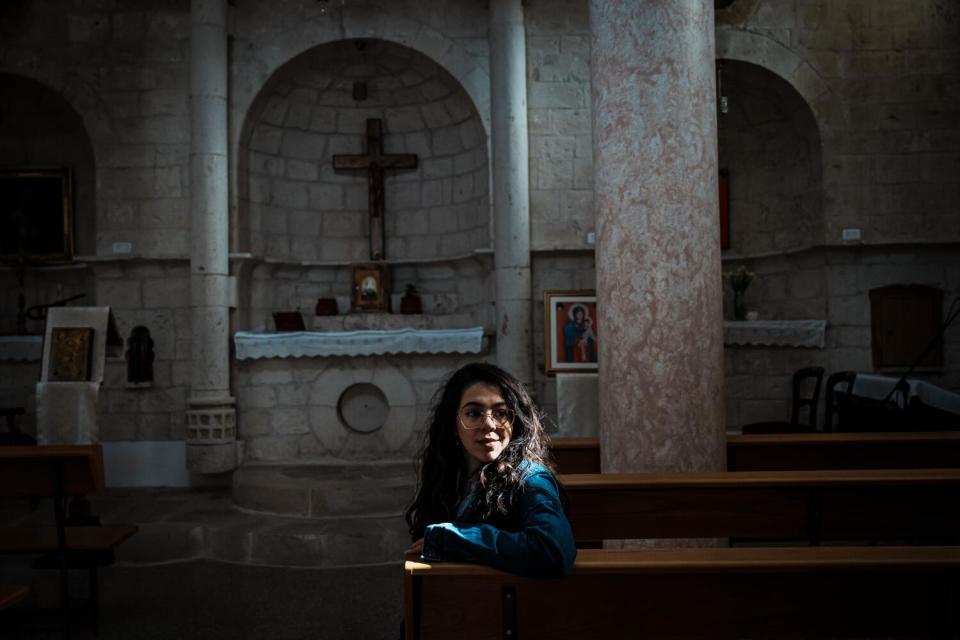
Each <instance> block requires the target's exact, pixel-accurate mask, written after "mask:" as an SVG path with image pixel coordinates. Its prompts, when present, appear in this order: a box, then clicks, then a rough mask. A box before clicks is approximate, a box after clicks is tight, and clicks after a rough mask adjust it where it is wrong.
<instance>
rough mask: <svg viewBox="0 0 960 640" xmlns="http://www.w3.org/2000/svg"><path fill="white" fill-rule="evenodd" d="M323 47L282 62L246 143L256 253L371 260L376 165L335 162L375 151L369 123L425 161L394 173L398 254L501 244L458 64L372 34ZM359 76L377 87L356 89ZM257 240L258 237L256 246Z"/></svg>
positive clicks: (245, 189) (389, 239)
mask: <svg viewBox="0 0 960 640" xmlns="http://www.w3.org/2000/svg"><path fill="white" fill-rule="evenodd" d="M361 42H362V43H363V44H362V45H361V46H360V47H359V48H358V45H356V44H355V43H354V42H352V41H340V42H337V43H332V44H328V45H323V46H320V47H317V48H316V49H313V50H311V51H309V52H307V53H305V54H303V55H301V56H299V57H298V58H296V59H294V60H293V61H291V62H290V63H288V64H287V65H285V66H283V67H281V68H280V69H279V70H278V71H277V72H276V73H275V74H274V75H273V77H272V78H271V79H270V82H269V83H268V84H267V85H266V86H265V87H264V88H263V90H262V91H261V93H260V95H259V96H258V98H257V100H256V102H255V103H254V106H253V108H252V110H251V113H250V115H249V121H248V131H249V139H248V140H247V139H244V140H243V141H242V143H241V144H242V146H241V156H242V159H243V160H246V162H245V163H244V162H243V161H241V172H243V173H242V174H241V176H240V189H241V201H240V205H241V207H240V227H241V234H243V233H244V232H246V231H247V230H248V229H249V233H250V237H249V247H250V250H251V251H252V252H253V253H254V254H255V255H265V256H269V257H270V258H273V259H280V260H288V261H289V260H294V261H300V262H307V263H316V262H338V261H339V262H349V261H354V262H357V261H365V260H369V259H370V241H369V237H370V229H369V215H368V210H369V185H368V180H367V175H366V171H338V170H334V168H333V163H332V158H333V156H334V155H335V154H364V153H367V152H368V150H367V148H366V147H367V140H366V121H367V119H370V118H377V119H380V120H382V122H383V133H384V143H383V150H384V152H385V153H387V154H402V153H406V154H415V155H417V156H418V164H417V168H416V169H401V170H388V171H386V172H385V173H386V177H385V180H384V187H385V188H384V191H385V193H384V202H385V205H384V206H385V210H386V214H385V219H384V228H385V235H386V245H385V248H386V256H387V258H388V259H390V260H397V259H400V260H403V259H424V258H425V259H435V258H437V257H447V258H451V257H457V256H464V255H469V254H470V253H471V252H472V251H473V250H475V249H480V248H487V247H489V246H490V228H489V212H490V199H489V190H490V185H489V177H488V158H487V151H486V140H485V135H484V130H483V124H482V122H481V121H480V118H479V116H478V114H477V111H476V108H475V107H474V106H473V105H472V103H471V102H470V98H469V97H468V96H467V94H466V93H465V92H464V90H463V88H462V87H461V86H459V85H458V84H457V82H456V80H454V79H453V78H452V77H451V76H450V74H449V73H447V72H446V71H444V70H443V69H442V68H441V67H439V66H438V65H437V64H436V63H435V62H432V61H430V60H429V59H428V58H426V57H425V56H423V55H422V54H420V53H417V52H416V51H413V50H411V49H407V48H405V47H401V46H399V45H395V44H391V43H387V42H383V41H379V40H369V41H367V40H364V41H361ZM355 83H363V84H364V85H365V89H366V91H367V94H366V96H365V97H364V98H362V99H355V98H354V96H353V95H352V91H353V87H354V84H355ZM244 244H246V243H244Z"/></svg>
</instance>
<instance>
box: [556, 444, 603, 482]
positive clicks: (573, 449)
mask: <svg viewBox="0 0 960 640" xmlns="http://www.w3.org/2000/svg"><path fill="white" fill-rule="evenodd" d="M550 456H551V458H553V463H554V466H555V467H556V470H557V473H600V439H599V438H553V439H551V440H550Z"/></svg>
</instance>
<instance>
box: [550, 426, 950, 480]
mask: <svg viewBox="0 0 960 640" xmlns="http://www.w3.org/2000/svg"><path fill="white" fill-rule="evenodd" d="M550 452H551V454H552V456H553V459H554V461H555V463H556V467H557V471H558V473H564V474H571V473H600V440H599V438H554V439H553V440H552V441H551V442H550ZM951 467H960V431H912V432H878V433H791V434H788V433H778V434H752V435H730V436H727V471H799V470H804V469H810V470H813V469H943V468H951Z"/></svg>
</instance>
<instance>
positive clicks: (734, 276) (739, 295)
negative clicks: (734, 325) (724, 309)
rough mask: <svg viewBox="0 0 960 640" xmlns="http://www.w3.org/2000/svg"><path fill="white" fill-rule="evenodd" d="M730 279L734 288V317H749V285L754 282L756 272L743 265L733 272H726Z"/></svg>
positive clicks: (742, 318) (740, 318)
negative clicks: (747, 295)
mask: <svg viewBox="0 0 960 640" xmlns="http://www.w3.org/2000/svg"><path fill="white" fill-rule="evenodd" d="M724 275H725V276H726V277H727V278H729V280H730V288H732V289H733V319H734V320H746V319H747V300H746V293H747V287H749V286H750V283H751V282H753V278H754V273H753V272H752V271H748V270H747V268H746V267H745V266H743V265H741V266H739V267H737V270H736V271H734V272H733V273H725V274H724Z"/></svg>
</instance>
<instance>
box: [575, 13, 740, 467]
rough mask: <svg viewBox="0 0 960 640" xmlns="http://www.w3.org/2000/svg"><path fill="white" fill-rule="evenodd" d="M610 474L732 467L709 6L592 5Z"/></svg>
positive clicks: (603, 402)
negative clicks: (726, 424)
mask: <svg viewBox="0 0 960 640" xmlns="http://www.w3.org/2000/svg"><path fill="white" fill-rule="evenodd" d="M590 33H591V45H592V48H591V55H590V69H591V71H590V73H591V83H592V86H591V89H592V100H593V163H594V193H595V207H596V219H597V248H596V261H597V262H596V265H597V307H598V308H597V314H598V317H599V321H598V325H599V332H598V333H599V340H598V343H599V346H600V353H599V404H600V434H599V435H600V446H601V451H602V466H603V470H604V472H612V473H630V472H688V471H720V470H723V469H724V465H725V459H724V458H725V447H724V442H725V438H724V431H725V429H724V411H723V338H722V314H721V292H722V288H721V267H720V230H719V222H718V215H719V214H718V210H717V207H718V196H717V171H718V169H717V122H716V106H715V105H716V99H715V79H714V18H713V3H712V0H644V1H643V2H610V0H590Z"/></svg>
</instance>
